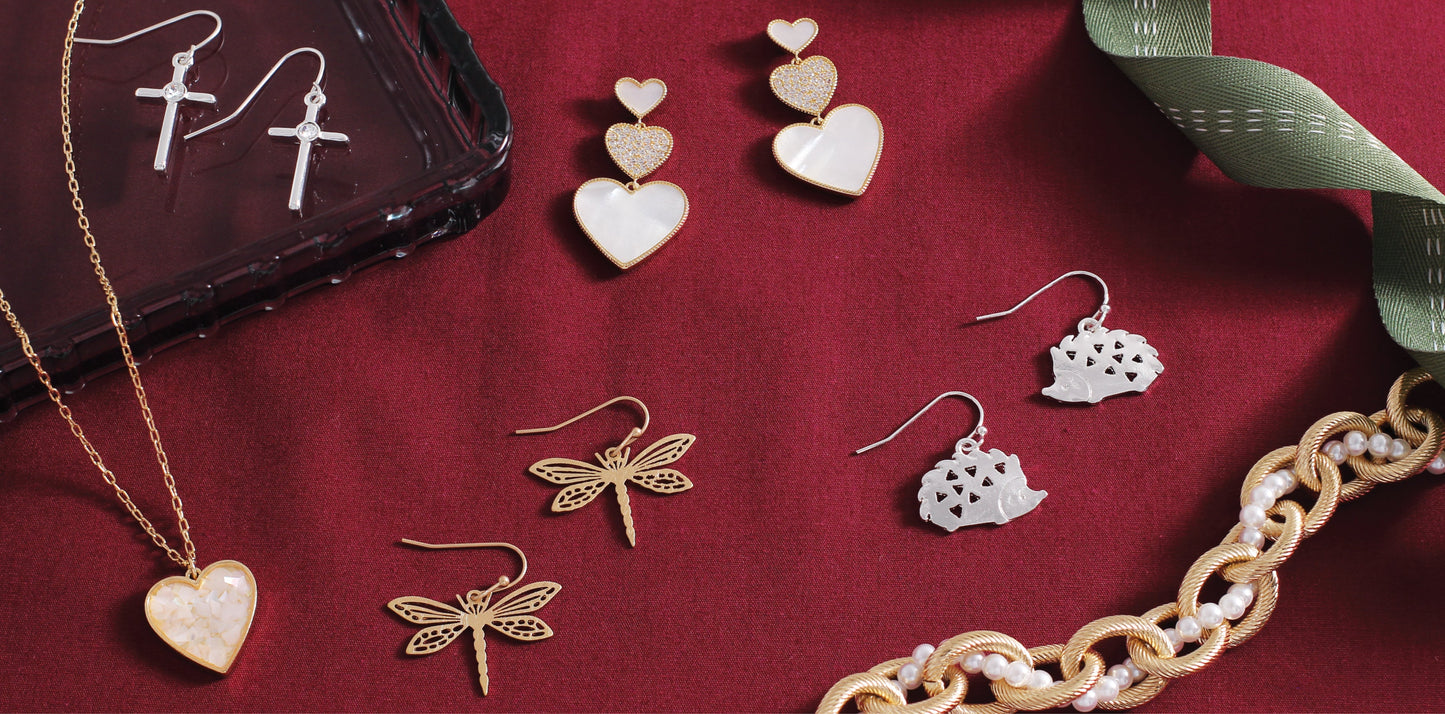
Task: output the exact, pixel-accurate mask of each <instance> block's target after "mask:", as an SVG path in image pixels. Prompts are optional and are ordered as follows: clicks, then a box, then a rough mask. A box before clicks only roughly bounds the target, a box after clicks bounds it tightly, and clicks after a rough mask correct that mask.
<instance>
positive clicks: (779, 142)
mask: <svg viewBox="0 0 1445 714" xmlns="http://www.w3.org/2000/svg"><path fill="white" fill-rule="evenodd" d="M882 152H883V122H881V121H879V119H878V115H877V114H874V113H873V110H871V109H869V108H868V107H865V106H863V105H861V104H844V105H842V106H839V107H837V108H835V109H834V110H833V111H831V112H828V115H827V116H825V117H823V118H822V119H816V120H814V122H813V123H807V124H793V125H791V126H788V127H786V128H784V129H783V130H782V131H780V132H778V135H777V136H776V137H774V138H773V156H774V157H776V158H777V160H778V163H779V164H781V165H782V167H783V168H784V169H786V170H787V171H788V173H790V174H792V175H794V176H797V177H798V178H800V179H803V180H804V181H807V182H808V183H811V184H814V185H817V186H821V187H823V188H826V189H828V190H830V191H837V192H838V193H844V194H848V195H850V196H861V195H863V192H864V191H865V190H867V188H868V184H869V183H870V182H871V181H872V180H873V171H874V170H875V169H877V168H878V158H879V156H880V155H882Z"/></svg>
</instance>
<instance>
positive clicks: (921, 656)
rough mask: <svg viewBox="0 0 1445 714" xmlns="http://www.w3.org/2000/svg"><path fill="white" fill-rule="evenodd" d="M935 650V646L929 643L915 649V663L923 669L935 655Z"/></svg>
mask: <svg viewBox="0 0 1445 714" xmlns="http://www.w3.org/2000/svg"><path fill="white" fill-rule="evenodd" d="M933 649H934V648H933V645H930V644H927V643H924V644H921V645H919V646H917V647H914V648H913V661H914V662H917V663H918V666H919V667H922V666H923V665H924V663H925V662H927V661H928V658H929V657H931V656H932V655H933Z"/></svg>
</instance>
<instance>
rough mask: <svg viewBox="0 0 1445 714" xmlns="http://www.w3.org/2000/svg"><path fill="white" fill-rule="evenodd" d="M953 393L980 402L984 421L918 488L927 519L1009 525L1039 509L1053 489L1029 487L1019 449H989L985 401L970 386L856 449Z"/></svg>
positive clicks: (955, 524) (950, 525)
mask: <svg viewBox="0 0 1445 714" xmlns="http://www.w3.org/2000/svg"><path fill="white" fill-rule="evenodd" d="M947 397H959V398H961V399H967V400H968V401H970V402H973V406H975V407H977V408H978V426H975V427H974V428H973V431H972V432H969V435H968V436H965V437H964V438H962V439H959V440H958V443H957V444H955V445H954V447H953V457H952V458H948V459H944V460H943V461H940V462H938V463H937V464H935V465H934V467H933V470H932V471H929V472H928V473H926V474H924V475H923V487H922V488H920V489H919V490H918V504H919V505H918V514H919V515H920V516H922V517H923V520H925V521H928V522H929V523H932V524H934V525H936V526H938V527H940V528H945V529H947V530H948V532H950V533H952V532H953V531H956V530H958V529H959V528H962V527H963V526H974V525H978V524H980V523H995V524H998V525H1003V524H1005V523H1008V522H1009V521H1011V520H1013V519H1015V518H1018V517H1019V516H1022V515H1024V514H1025V513H1028V512H1029V511H1032V510H1034V507H1035V506H1037V505H1039V502H1040V501H1043V500H1044V496H1047V495H1049V492H1048V491H1034V490H1032V489H1030V488H1029V480H1028V477H1026V476H1024V472H1023V469H1021V468H1019V457H1018V456H1017V455H1016V454H1005V453H1004V452H1002V451H999V450H998V449H990V450H988V451H984V450H983V448H982V446H983V437H984V436H985V435H987V434H988V429H986V428H984V426H983V405H982V404H980V403H979V402H978V400H977V399H975V398H974V396H973V395H972V394H969V393H968V392H944V393H943V394H940V395H938V396H936V397H934V398H933V401H931V402H929V403H928V405H927V406H925V407H923V408H922V409H919V410H918V413H917V414H914V415H913V416H912V417H911V418H909V420H908V421H906V422H903V426H900V427H898V428H897V429H896V430H894V432H893V433H892V434H889V435H888V438H886V439H884V440H882V441H879V442H877V443H875V444H869V445H868V446H865V447H863V448H861V449H859V450H857V451H855V452H853V453H854V454H861V453H863V452H865V451H867V450H869V449H872V448H876V447H879V446H882V445H884V444H886V443H888V442H890V441H892V440H893V437H895V436H898V434H899V433H900V432H902V431H903V430H904V429H907V428H908V425H910V424H912V423H913V422H915V421H917V420H918V417H921V416H923V413H924V412H926V411H928V410H929V409H932V408H933V405H935V404H937V403H939V402H941V401H943V400H944V399H945V398H947Z"/></svg>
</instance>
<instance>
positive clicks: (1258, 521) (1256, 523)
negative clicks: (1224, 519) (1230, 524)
mask: <svg viewBox="0 0 1445 714" xmlns="http://www.w3.org/2000/svg"><path fill="white" fill-rule="evenodd" d="M1264 519H1265V513H1264V509H1263V508H1260V507H1259V506H1256V505H1254V504H1253V503H1251V504H1249V505H1248V506H1245V507H1244V508H1241V509H1239V522H1240V523H1243V524H1244V525H1246V526H1253V527H1255V528H1258V527H1260V526H1262V525H1264Z"/></svg>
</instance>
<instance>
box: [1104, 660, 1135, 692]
mask: <svg viewBox="0 0 1445 714" xmlns="http://www.w3.org/2000/svg"><path fill="white" fill-rule="evenodd" d="M1108 677H1109V679H1112V680H1114V683H1115V684H1117V685H1119V689H1128V688H1129V685H1131V684H1133V683H1134V673H1133V672H1131V671H1129V668H1128V667H1126V666H1124V665H1122V664H1116V665H1114V666H1113V667H1110V668H1109V675H1108Z"/></svg>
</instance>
